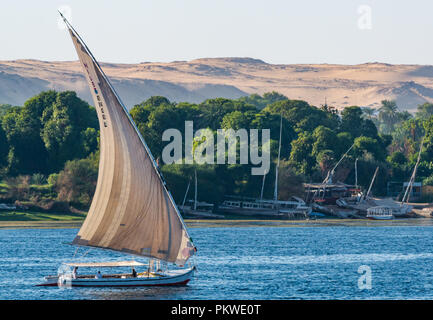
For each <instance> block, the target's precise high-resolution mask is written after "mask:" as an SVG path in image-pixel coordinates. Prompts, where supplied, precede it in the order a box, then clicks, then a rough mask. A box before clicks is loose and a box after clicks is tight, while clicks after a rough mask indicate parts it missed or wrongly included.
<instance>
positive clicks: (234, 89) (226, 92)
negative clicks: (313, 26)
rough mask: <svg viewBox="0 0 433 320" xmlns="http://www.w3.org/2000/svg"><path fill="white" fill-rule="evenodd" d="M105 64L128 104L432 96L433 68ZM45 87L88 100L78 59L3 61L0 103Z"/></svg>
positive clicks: (247, 61) (18, 100) (238, 61)
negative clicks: (156, 99) (274, 94)
mask: <svg viewBox="0 0 433 320" xmlns="http://www.w3.org/2000/svg"><path fill="white" fill-rule="evenodd" d="M102 67H103V68H104V70H105V72H106V74H107V75H108V76H109V77H110V79H111V80H112V82H113V84H114V86H115V87H116V88H117V90H118V91H119V94H120V95H121V97H122V98H123V100H124V102H125V104H127V106H128V107H132V106H133V105H134V104H136V103H139V102H141V101H143V100H145V99H147V98H148V97H150V96H152V95H163V96H166V97H168V98H169V99H170V100H172V101H190V102H200V101H202V100H204V99H206V98H213V97H227V98H237V97H240V96H243V95H247V94H251V93H259V94H262V93H264V92H268V91H272V90H275V91H278V92H280V93H282V94H285V95H286V96H288V97H289V98H291V99H302V100H306V101H308V102H309V103H311V104H313V105H317V106H319V105H321V104H323V103H324V102H325V99H326V101H327V103H328V104H329V105H332V106H335V107H337V108H343V107H345V106H349V105H359V106H370V107H377V106H378V105H379V104H380V101H381V100H383V99H395V100H397V103H398V105H399V107H400V108H401V109H404V110H409V111H411V110H414V109H415V108H416V106H417V105H418V104H420V103H423V102H426V101H428V102H433V66H423V65H390V64H384V63H366V64H360V65H332V64H319V65H313V64H311V65H281V64H268V63H266V62H264V61H261V60H257V59H252V58H204V59H197V60H192V61H174V62H170V63H157V62H143V63H139V64H114V63H102ZM46 89H56V90H66V89H69V90H75V91H77V93H78V94H79V96H80V97H82V98H83V99H85V100H87V101H89V102H90V93H89V91H88V88H87V85H86V84H85V82H84V76H83V75H82V72H81V69H80V66H79V64H78V62H77V61H72V62H71V61H66V62H47V61H38V60H16V61H0V103H10V104H17V105H20V104H22V103H23V102H24V101H25V100H26V99H28V98H29V97H31V96H33V95H34V94H36V93H38V92H40V91H42V90H46Z"/></svg>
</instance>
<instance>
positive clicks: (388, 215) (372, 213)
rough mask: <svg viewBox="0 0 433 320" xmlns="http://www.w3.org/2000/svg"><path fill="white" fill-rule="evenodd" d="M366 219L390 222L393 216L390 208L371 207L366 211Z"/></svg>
mask: <svg viewBox="0 0 433 320" xmlns="http://www.w3.org/2000/svg"><path fill="white" fill-rule="evenodd" d="M367 219H370V220H392V219H394V215H393V212H392V208H390V207H385V206H378V207H371V208H368V209H367Z"/></svg>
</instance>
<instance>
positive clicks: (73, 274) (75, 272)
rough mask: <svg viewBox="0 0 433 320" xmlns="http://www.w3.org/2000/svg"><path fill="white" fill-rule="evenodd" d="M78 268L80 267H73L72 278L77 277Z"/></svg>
mask: <svg viewBox="0 0 433 320" xmlns="http://www.w3.org/2000/svg"><path fill="white" fill-rule="evenodd" d="M77 270H78V267H74V269H72V279H77Z"/></svg>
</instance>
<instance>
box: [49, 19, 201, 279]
mask: <svg viewBox="0 0 433 320" xmlns="http://www.w3.org/2000/svg"><path fill="white" fill-rule="evenodd" d="M60 15H61V16H62V18H63V20H64V21H65V23H66V26H67V27H68V30H69V33H70V35H71V38H72V42H73V43H74V46H75V49H76V51H77V54H78V57H79V60H80V63H81V65H82V67H83V70H84V74H85V77H86V79H87V82H88V84H89V86H90V91H91V93H92V98H93V101H94V104H95V108H96V111H97V115H98V119H99V126H100V160H99V174H98V181H97V185H96V190H95V194H94V197H93V201H92V204H91V206H90V209H89V212H88V214H87V217H86V219H85V221H84V223H83V225H82V227H81V229H80V230H79V232H78V234H77V236H76V237H75V239H74V240H73V242H72V244H73V245H77V246H85V247H92V248H101V249H110V250H115V251H118V252H123V253H125V254H130V255H135V256H140V257H147V258H149V259H150V260H149V264H146V263H141V262H137V261H134V260H132V261H117V262H82V263H72V262H71V263H66V264H65V265H66V266H67V267H69V268H73V269H74V272H72V273H68V274H66V273H62V274H59V275H57V276H48V277H45V283H43V284H42V285H45V286H55V285H58V284H60V285H62V284H68V285H71V286H149V285H182V284H186V283H188V281H189V280H190V279H191V277H192V276H193V273H194V270H195V266H191V265H189V266H186V263H187V260H188V259H189V258H190V257H191V256H192V255H193V254H194V253H195V252H196V251H197V250H196V247H195V246H194V244H193V242H192V239H191V237H190V236H189V234H188V231H187V229H186V226H185V224H184V222H183V219H182V217H181V215H180V213H179V210H178V208H177V206H176V204H175V202H174V200H173V198H172V196H171V194H170V192H169V191H168V190H167V187H166V183H165V181H164V179H163V177H162V176H161V174H160V172H159V169H158V165H157V163H156V161H155V159H154V158H153V156H152V154H151V152H150V150H149V148H148V147H147V145H146V143H145V141H144V139H143V137H142V136H141V134H140V132H139V131H138V129H137V127H136V126H135V124H134V122H133V120H132V118H131V116H130V115H129V112H128V110H127V109H126V107H125V106H124V104H123V103H122V101H121V100H120V98H119V96H118V94H117V93H116V91H115V90H114V88H113V86H112V85H111V83H110V81H109V80H108V78H107V77H106V75H105V74H104V72H103V71H102V68H101V66H100V65H99V63H98V62H97V61H96V59H95V58H94V57H93V55H92V53H91V52H90V50H89V49H88V47H87V46H86V45H85V43H84V42H83V40H82V39H81V38H80V36H79V35H78V33H77V32H76V31H75V30H74V28H73V27H72V26H71V24H70V23H69V22H68V21H67V20H66V19H65V18H64V17H63V15H62V14H61V13H60ZM161 261H162V262H166V263H174V264H175V265H177V266H178V267H181V268H182V269H177V270H168V269H166V270H162V269H164V268H162V267H161V266H162V264H161V263H160V262H161ZM113 267H119V268H120V267H128V268H133V269H132V272H130V273H110V274H105V273H103V274H100V273H99V272H97V273H96V275H95V273H93V274H92V273H90V274H87V275H86V274H81V272H82V271H81V270H82V269H83V268H96V269H98V270H99V269H102V268H113ZM77 268H80V274H79V275H78V274H77V272H75V271H76V270H77ZM135 268H137V271H136V270H135ZM139 268H143V269H144V270H142V271H140V270H139ZM60 269H62V268H60ZM64 269H65V268H64Z"/></svg>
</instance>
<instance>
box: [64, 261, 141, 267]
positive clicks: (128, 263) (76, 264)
mask: <svg viewBox="0 0 433 320" xmlns="http://www.w3.org/2000/svg"><path fill="white" fill-rule="evenodd" d="M65 265H67V266H70V267H80V268H83V267H84V268H86V267H87V268H103V267H140V266H147V264H144V263H141V262H138V261H114V262H68V263H65Z"/></svg>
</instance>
